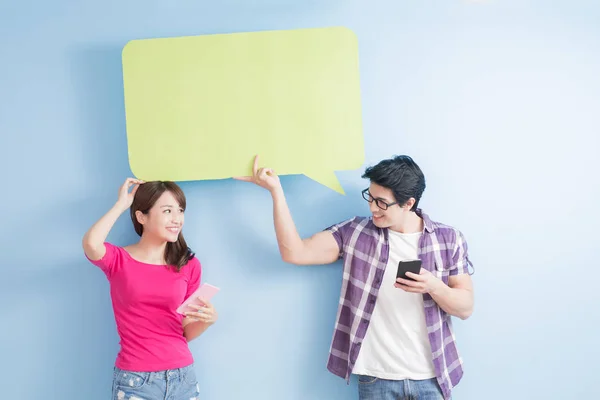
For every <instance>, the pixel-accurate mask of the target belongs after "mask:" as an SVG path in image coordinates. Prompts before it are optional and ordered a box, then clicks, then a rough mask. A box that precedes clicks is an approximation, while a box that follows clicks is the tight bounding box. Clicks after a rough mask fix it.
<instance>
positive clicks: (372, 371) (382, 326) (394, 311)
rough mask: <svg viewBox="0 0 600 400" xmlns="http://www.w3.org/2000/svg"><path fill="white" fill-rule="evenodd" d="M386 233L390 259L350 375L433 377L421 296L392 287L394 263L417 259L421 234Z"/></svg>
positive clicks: (390, 231) (386, 377)
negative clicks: (387, 234)
mask: <svg viewBox="0 0 600 400" xmlns="http://www.w3.org/2000/svg"><path fill="white" fill-rule="evenodd" d="M388 232H389V244H390V257H389V260H388V264H387V266H386V269H385V273H384V275H383V283H382V284H381V288H380V289H379V294H378V295H377V302H376V303H375V308H374V310H373V315H372V317H371V322H370V324H369V328H368V329H367V333H366V336H365V338H364V340H363V342H362V346H361V349H360V352H359V354H358V358H357V360H356V364H355V366H354V368H353V370H352V373H354V374H359V375H370V376H375V377H377V378H381V379H390V380H402V379H413V380H420V379H430V378H433V377H435V369H434V367H433V361H432V356H431V346H430V344H429V339H428V337H427V327H426V325H425V309H424V307H423V295H422V294H420V293H409V292H405V291H404V290H402V289H398V288H396V287H394V283H395V281H396V272H397V270H398V262H399V261H406V260H416V259H418V244H419V238H420V237H421V232H418V233H408V234H405V233H399V232H394V231H392V230H388Z"/></svg>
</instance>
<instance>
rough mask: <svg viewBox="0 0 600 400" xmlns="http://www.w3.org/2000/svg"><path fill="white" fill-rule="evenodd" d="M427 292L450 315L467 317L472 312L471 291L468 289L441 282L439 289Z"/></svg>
mask: <svg viewBox="0 0 600 400" xmlns="http://www.w3.org/2000/svg"><path fill="white" fill-rule="evenodd" d="M429 294H430V295H431V297H432V298H433V300H434V301H435V302H436V303H437V304H438V305H439V306H440V308H441V309H442V310H444V311H446V312H447V313H448V314H450V315H453V316H455V317H458V318H460V319H467V318H469V317H470V316H471V314H472V313H473V292H472V291H470V290H467V289H460V288H451V287H450V286H448V285H446V284H441V285H440V286H439V289H436V290H435V291H433V292H430V293H429Z"/></svg>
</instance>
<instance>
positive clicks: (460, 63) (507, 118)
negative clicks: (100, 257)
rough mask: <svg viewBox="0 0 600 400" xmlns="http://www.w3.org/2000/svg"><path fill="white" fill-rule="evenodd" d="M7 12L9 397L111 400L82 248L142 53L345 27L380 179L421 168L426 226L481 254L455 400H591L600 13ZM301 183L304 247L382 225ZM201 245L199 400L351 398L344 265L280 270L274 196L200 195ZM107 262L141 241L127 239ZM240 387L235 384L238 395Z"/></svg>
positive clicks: (179, 4) (292, 4)
mask: <svg viewBox="0 0 600 400" xmlns="http://www.w3.org/2000/svg"><path fill="white" fill-rule="evenodd" d="M548 3H549V2H546V1H541V0H540V1H533V0H532V1H527V0H506V1H500V0H490V1H459V0H448V1H392V0H389V1H368V2H367V1H357V0H321V1H314V0H303V1H298V0H296V1H285V0H257V1H248V0H238V1H234V0H221V1H218V2H217V1H215V2H208V1H200V0H196V1H177V0H176V1H152V0H145V1H141V0H128V1H126V2H123V1H114V0H108V1H85V2H83V1H73V0H56V1H54V2H47V1H39V0H30V1H20V2H9V1H8V0H2V1H1V2H0V46H1V47H0V49H1V52H0V54H1V56H0V59H1V62H0V93H1V96H0V135H1V141H0V167H1V171H2V195H1V196H0V210H1V215H2V217H1V222H0V234H1V237H0V240H1V241H0V243H1V246H2V251H1V258H0V268H1V270H0V272H1V275H0V276H1V277H2V278H1V280H0V324H1V329H0V355H1V361H0V381H1V383H2V384H1V385H0V387H1V394H0V397H2V398H6V399H9V398H10V399H23V400H29V399H38V398H45V399H54V398H56V399H72V398H86V399H88V400H100V399H106V398H108V396H109V392H110V382H111V378H112V365H113V362H114V357H115V354H116V351H117V349H118V345H117V339H118V338H117V335H116V331H115V326H114V321H113V316H112V310H111V306H110V299H109V293H108V284H107V282H106V280H105V279H104V277H103V275H102V273H101V272H100V271H98V270H97V269H96V268H94V267H93V266H92V265H91V264H89V263H87V262H86V261H85V259H84V257H83V254H82V251H81V247H80V240H81V237H82V235H83V233H84V232H85V230H86V229H87V228H88V227H89V226H90V225H91V224H92V223H93V222H94V221H95V220H96V219H97V218H99V217H100V216H101V215H102V214H103V213H104V212H105V211H106V210H108V208H109V207H110V206H111V205H112V204H113V202H114V201H115V199H116V194H117V188H118V186H119V185H120V184H121V183H122V181H123V180H124V179H125V178H126V177H127V176H129V175H130V174H131V172H130V170H129V165H128V160H127V146H126V144H127V143H126V136H125V123H124V106H123V95H122V76H121V58H120V57H121V49H122V47H123V45H124V44H125V43H126V42H127V41H129V40H131V39H139V38H150V37H167V36H171V37H172V36H181V35H197V34H209V33H229V32H242V31H254V30H265V29H294V28H309V27H323V26H337V25H345V26H347V27H349V28H351V29H353V30H354V31H355V32H356V34H357V36H358V39H359V46H360V63H361V85H362V93H363V106H364V109H363V111H364V132H365V142H366V148H365V151H366V161H367V162H366V164H372V163H375V162H377V161H378V160H380V159H381V158H384V157H389V156H391V155H392V154H395V153H405V154H410V155H412V156H413V157H414V158H415V159H416V161H417V162H418V163H419V164H420V165H421V167H422V168H423V169H424V171H425V173H426V176H427V178H428V188H427V190H426V192H425V196H424V199H423V203H422V206H423V208H424V209H425V210H426V211H427V212H429V213H430V215H431V216H432V217H433V218H434V219H437V220H441V221H443V222H446V223H448V224H453V225H455V226H457V227H458V228H460V229H461V230H462V231H463V232H464V233H465V235H466V237H467V239H468V241H469V244H470V248H471V257H472V259H473V261H474V263H475V270H476V272H475V275H474V276H473V279H474V282H475V288H476V309H475V314H474V315H473V317H472V318H471V319H469V320H467V321H465V322H463V321H460V322H457V323H456V324H455V327H456V331H457V332H456V334H457V338H458V343H459V346H460V350H461V352H462V356H463V358H464V361H465V369H466V374H465V378H464V380H463V382H462V383H461V385H460V386H459V388H458V389H457V390H456V392H455V393H456V396H455V398H457V399H463V400H480V399H486V400H495V399H498V400H500V399H502V400H504V399H506V398H512V399H538V398H540V399H541V398H544V399H574V398H595V397H596V395H597V388H596V387H595V386H594V385H592V382H593V380H595V379H593V377H594V376H595V375H597V374H596V373H595V372H597V370H598V369H597V365H598V364H597V360H598V359H599V358H600V350H599V348H598V346H597V345H596V341H597V339H598V337H599V332H598V331H599V327H600V313H599V312H598V311H597V308H596V306H597V305H598V303H599V302H600V294H599V292H598V290H597V282H598V279H600V265H599V263H598V257H597V254H596V250H597V248H598V245H597V242H598V239H599V235H598V224H599V223H600V213H599V212H598V204H599V203H600V199H599V197H600V196H599V195H600V189H599V187H600V185H599V182H598V181H599V180H598V172H599V171H600V162H599V161H598V156H597V153H598V149H600V146H599V139H598V136H599V133H600V132H599V130H600V112H599V111H600V107H599V106H600V73H599V71H600V25H599V24H598V21H599V20H600V5H599V4H598V3H597V2H595V1H591V0H590V1H578V0H569V1H567V0H563V1H555V2H551V3H552V5H549V4H548ZM361 172H362V169H361V170H357V171H346V172H342V173H339V174H338V176H339V178H340V180H341V182H342V184H343V185H344V187H345V189H346V191H347V195H346V196H341V195H338V194H336V193H335V192H333V191H331V190H328V189H327V188H325V187H323V186H321V185H319V184H317V183H315V182H312V181H311V180H309V179H307V178H305V177H302V176H290V177H284V178H283V184H284V188H285V190H286V192H287V195H288V198H289V202H290V206H291V209H292V213H293V215H294V217H295V219H296V222H297V225H298V228H299V230H300V231H301V233H302V234H303V235H308V234H311V233H314V232H316V231H318V230H320V229H322V228H324V227H326V226H327V225H329V224H332V223H335V222H337V221H340V220H342V219H345V218H347V217H349V216H352V215H355V214H367V213H368V208H367V205H366V203H365V202H364V201H363V200H362V198H361V197H360V190H361V189H363V188H364V187H365V186H366V185H367V183H366V182H364V181H363V180H361V179H360V173H361ZM182 186H183V188H184V190H185V191H186V193H187V195H188V204H189V205H188V213H187V220H186V228H185V229H184V232H185V234H186V236H187V239H188V241H189V243H190V244H191V245H193V247H194V249H195V250H196V251H197V252H198V254H199V256H200V258H201V261H202V262H203V265H204V279H205V280H206V281H208V282H210V283H213V284H215V285H218V286H220V287H222V289H223V290H222V292H221V293H220V294H219V295H218V297H217V298H215V301H214V304H215V306H216V307H217V308H218V310H219V312H220V318H221V319H220V321H219V322H218V324H216V325H215V326H214V327H212V328H211V329H210V331H209V332H207V333H206V334H205V335H204V336H203V337H201V338H200V339H199V340H197V341H196V342H193V343H192V345H191V346H192V349H193V352H194V354H195V356H196V359H197V370H198V373H199V376H200V381H201V393H202V398H203V399H240V398H244V399H249V400H250V399H261V400H262V399H286V400H295V399H324V400H336V399H356V398H357V395H356V382H355V381H354V380H352V382H351V385H350V386H347V385H346V384H345V383H344V381H343V380H341V379H339V378H337V377H334V376H333V375H331V374H330V373H328V372H327V371H326V369H325V363H326V360H327V351H328V348H329V343H330V338H331V333H332V328H333V324H334V317H335V314H336V309H337V298H338V294H339V289H340V265H339V264H334V265H330V266H323V267H317V266H315V267H294V266H290V265H286V264H284V263H283V262H282V261H281V260H280V258H279V255H278V252H277V247H276V242H275V237H274V232H273V228H272V224H271V202H270V198H269V196H268V194H267V193H266V192H264V191H262V190H259V189H258V188H256V187H254V186H251V185H248V184H244V183H242V182H235V181H232V180H227V181H213V182H191V183H184V184H183V185H182ZM109 239H110V240H112V241H113V242H115V243H118V244H126V243H129V242H130V241H132V240H134V239H135V236H134V234H133V231H132V229H131V226H130V222H129V221H128V220H127V218H122V219H121V220H120V221H119V222H118V224H117V226H116V227H115V228H114V230H113V232H112V233H111V235H110V237H109ZM234 382H235V384H234Z"/></svg>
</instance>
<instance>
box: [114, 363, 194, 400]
mask: <svg viewBox="0 0 600 400" xmlns="http://www.w3.org/2000/svg"><path fill="white" fill-rule="evenodd" d="M198 396H199V388H198V380H197V379H196V373H195V372H194V366H193V365H190V366H187V367H183V368H178V369H170V370H166V371H160V372H135V371H124V370H122V369H119V368H117V367H115V373H114V376H113V389H112V400H198V399H199V397H198Z"/></svg>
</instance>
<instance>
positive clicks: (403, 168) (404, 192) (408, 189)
mask: <svg viewBox="0 0 600 400" xmlns="http://www.w3.org/2000/svg"><path fill="white" fill-rule="evenodd" d="M362 177H363V178H368V179H369V180H370V181H371V182H373V183H376V184H377V185H379V186H383V187H385V188H388V189H390V190H391V191H392V193H394V197H395V200H396V201H397V202H398V203H399V204H400V205H404V204H406V202H407V201H408V200H409V199H410V198H411V197H412V198H414V199H415V204H414V205H413V206H412V208H411V211H415V210H416V209H417V208H418V205H419V200H421V195H422V194H423V191H424V190H425V175H423V172H422V171H421V168H419V166H418V165H417V163H415V162H414V161H413V159H412V158H410V157H409V156H394V157H393V158H389V159H386V160H382V161H380V162H379V163H378V164H377V165H375V166H372V167H368V168H367V169H366V170H365V173H364V174H363V176H362Z"/></svg>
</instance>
